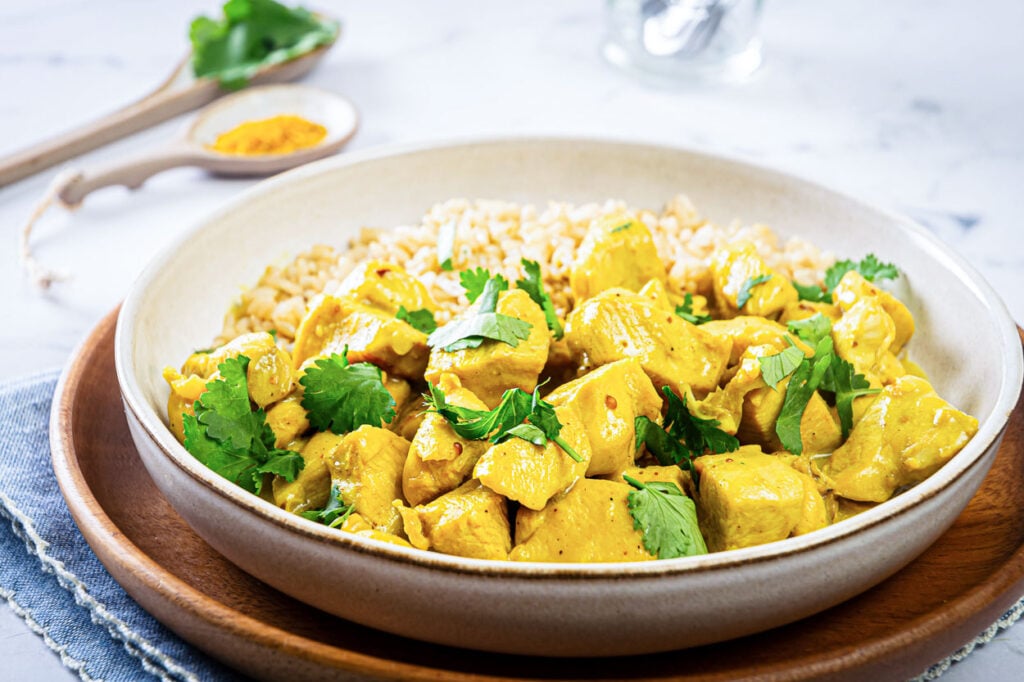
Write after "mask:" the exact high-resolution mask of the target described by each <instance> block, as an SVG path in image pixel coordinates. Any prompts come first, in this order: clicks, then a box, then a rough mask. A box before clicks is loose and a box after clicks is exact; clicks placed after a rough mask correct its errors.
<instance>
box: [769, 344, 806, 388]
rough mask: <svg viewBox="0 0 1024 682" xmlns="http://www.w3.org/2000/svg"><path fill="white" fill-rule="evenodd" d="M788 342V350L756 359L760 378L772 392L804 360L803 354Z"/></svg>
mask: <svg viewBox="0 0 1024 682" xmlns="http://www.w3.org/2000/svg"><path fill="white" fill-rule="evenodd" d="M786 341H789V344H790V345H789V348H787V349H786V350H784V351H782V352H781V353H778V354H776V355H767V356H764V357H760V358H758V359H757V361H758V363H759V364H760V365H761V378H762V379H764V382H765V383H766V384H768V385H769V386H771V387H772V389H773V390H774V389H775V387H776V386H777V385H778V383H779V382H780V381H782V380H783V379H785V378H786V377H788V376H789V375H790V374H792V373H793V372H794V371H795V370H796V368H797V367H798V366H799V365H800V363H801V362H802V361H803V359H804V352H803V351H802V350H800V349H799V348H797V347H796V346H794V345H793V342H792V341H790V340H789V337H788V336H787V337H786Z"/></svg>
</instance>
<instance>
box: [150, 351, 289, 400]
mask: <svg viewBox="0 0 1024 682" xmlns="http://www.w3.org/2000/svg"><path fill="white" fill-rule="evenodd" d="M240 355H244V356H245V357H247V358H249V365H248V367H247V368H246V381H247V383H248V385H249V398H251V399H252V401H253V402H254V403H256V404H257V405H258V406H260V407H266V406H267V405H270V404H271V403H275V402H277V401H278V400H281V399H282V398H284V397H285V396H286V395H288V394H289V393H291V392H292V387H293V386H294V379H295V377H294V373H293V372H292V361H291V357H290V356H289V355H288V351H285V350H281V349H280V348H278V347H277V343H276V342H275V341H274V337H273V336H271V335H270V334H268V333H267V332H252V333H251V334H242V335H241V336H239V337H237V338H235V339H232V340H231V341H229V342H228V343H226V344H224V345H223V346H221V347H219V348H217V349H215V350H213V351H211V352H209V353H193V354H192V355H190V356H189V358H188V359H187V360H185V364H184V365H182V368H181V374H180V375H178V377H179V378H180V379H184V380H185V382H188V383H189V384H191V385H194V384H196V383H197V380H196V379H194V378H193V375H194V376H195V377H201V379H205V380H206V381H213V380H215V379H219V378H220V372H219V371H218V370H217V367H218V366H219V365H220V364H221V363H223V362H224V361H225V360H227V359H229V358H236V357H238V356H240ZM164 378H168V372H167V370H164ZM168 381H170V382H171V386H172V388H174V390H176V391H178V392H179V393H182V395H185V393H186V392H191V389H188V388H185V386H184V385H183V384H181V383H180V382H174V381H171V379H168ZM206 381H203V382H202V383H203V385H204V388H203V390H205V383H206ZM176 383H177V387H175V386H176ZM200 392H201V391H200ZM198 397H199V396H198V395H196V396H195V398H198Z"/></svg>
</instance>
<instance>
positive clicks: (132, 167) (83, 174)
mask: <svg viewBox="0 0 1024 682" xmlns="http://www.w3.org/2000/svg"><path fill="white" fill-rule="evenodd" d="M206 160H207V157H206V156H204V155H201V154H199V153H197V152H196V151H194V150H192V149H189V148H179V147H170V148H168V149H164V150H161V151H157V152H150V153H147V154H143V155H142V156H137V157H135V158H132V159H128V160H127V161H116V162H114V163H110V164H107V165H105V166H99V167H98V168H96V169H95V170H91V171H80V172H77V173H72V174H70V175H68V176H67V177H66V178H65V179H63V180H61V181H59V182H60V184H59V185H58V186H57V187H56V188H55V189H54V191H55V193H56V195H57V197H58V198H59V199H60V200H61V202H62V203H63V204H65V205H66V206H69V207H74V206H77V205H78V204H80V203H82V200H83V199H85V197H86V195H87V194H89V193H90V192H92V191H94V190H97V189H99V188H101V187H107V186H109V185H124V186H125V187H127V188H129V189H136V188H138V187H140V186H141V185H142V183H143V182H145V181H146V180H147V179H149V178H150V177H151V176H153V175H156V174H157V173H159V172H161V171H165V170H167V169H169V168H177V167H178V166H204V165H206V163H204V162H205V161H206Z"/></svg>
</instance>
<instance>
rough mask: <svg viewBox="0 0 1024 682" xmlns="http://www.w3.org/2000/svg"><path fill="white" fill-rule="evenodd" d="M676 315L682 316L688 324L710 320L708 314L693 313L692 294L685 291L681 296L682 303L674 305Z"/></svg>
mask: <svg viewBox="0 0 1024 682" xmlns="http://www.w3.org/2000/svg"><path fill="white" fill-rule="evenodd" d="M676 315H678V316H679V317H681V318H683V319H684V320H686V321H687V322H689V323H690V324H704V323H705V322H710V321H711V316H710V315H694V313H693V294H690V293H687V294H686V295H685V296H684V297H683V303H682V305H677V306H676Z"/></svg>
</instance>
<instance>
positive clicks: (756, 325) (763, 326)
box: [700, 315, 814, 365]
mask: <svg viewBox="0 0 1024 682" xmlns="http://www.w3.org/2000/svg"><path fill="white" fill-rule="evenodd" d="M700 328H701V330H703V331H705V332H708V333H709V334H714V335H715V336H720V337H723V338H729V339H732V352H731V353H730V354H729V364H730V365H735V364H736V363H738V362H739V361H740V356H741V355H743V354H744V353H745V352H746V351H747V348H749V347H750V346H768V347H770V348H774V349H775V352H779V351H783V350H786V349H787V348H789V341H787V340H786V339H787V337H788V338H789V340H790V341H792V342H793V343H794V345H796V346H797V347H798V348H799V349H800V350H802V351H804V354H805V355H813V354H814V353H813V349H812V348H810V347H809V346H808V345H807V344H806V343H804V342H803V341H801V340H800V338H799V337H798V336H797V335H796V334H790V333H789V330H787V329H786V326H785V325H782V324H779V323H778V322H775V321H774V320H769V319H767V318H764V317H754V316H752V315H739V316H737V317H734V318H732V319H728V320H712V321H711V322H707V323H705V324H702V325H701V326H700ZM771 354H772V353H771V352H768V353H767V355H771Z"/></svg>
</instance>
